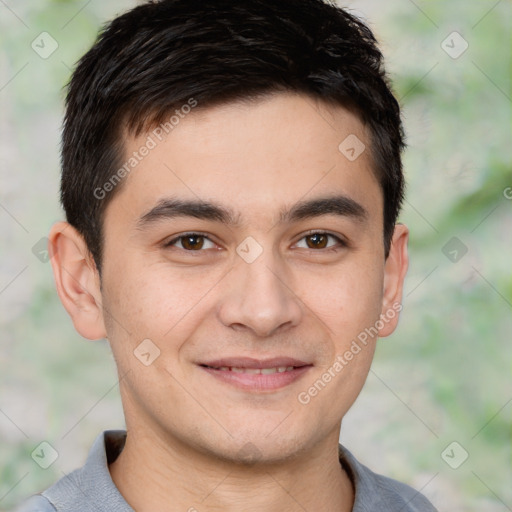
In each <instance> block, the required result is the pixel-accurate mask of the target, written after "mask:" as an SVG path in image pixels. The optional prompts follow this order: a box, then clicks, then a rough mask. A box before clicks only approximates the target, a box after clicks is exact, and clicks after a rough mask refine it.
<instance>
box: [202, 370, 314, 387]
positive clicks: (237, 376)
mask: <svg viewBox="0 0 512 512" xmlns="http://www.w3.org/2000/svg"><path fill="white" fill-rule="evenodd" d="M200 368H202V369H203V370H205V371H206V372H208V373H209V374H210V375H212V376H213V377H215V378H216V379H220V380H222V381H224V382H227V383H228V384H232V385H234V386H236V387H238V388H240V389H243V390H245V391H274V390H276V389H279V388H283V387H285V386H288V385H290V384H291V383H292V382H295V381H296V380H298V379H300V378H301V377H302V376H303V375H304V374H305V373H307V371H308V370H309V369H310V368H312V366H311V365H309V366H300V367H297V368H294V369H293V370H290V371H288V372H281V373H279V372H276V373H270V374H261V373H238V372H232V371H229V370H216V369H214V368H208V367H206V366H200Z"/></svg>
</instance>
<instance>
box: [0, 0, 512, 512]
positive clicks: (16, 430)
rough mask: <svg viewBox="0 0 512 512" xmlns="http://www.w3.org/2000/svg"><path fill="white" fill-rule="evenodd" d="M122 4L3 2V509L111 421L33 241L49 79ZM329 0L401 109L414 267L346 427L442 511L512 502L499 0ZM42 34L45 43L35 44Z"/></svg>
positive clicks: (43, 191) (48, 122)
mask: <svg viewBox="0 0 512 512" xmlns="http://www.w3.org/2000/svg"><path fill="white" fill-rule="evenodd" d="M135 4H136V2H133V1H131V2H130V1H120V0H103V1H101V2H100V1H74V0H60V1H57V0H53V1H51V0H40V1H39V2H37V4H36V3H35V2H29V1H28V0H23V1H17V2H14V0H5V1H2V2H0V48H1V53H0V112H1V116H0V227H1V233H2V235H1V243H0V324H1V328H2V335H1V341H0V343H1V350H0V509H1V510H7V509H9V508H11V507H13V505H14V504H16V503H19V502H20V500H22V499H24V498H25V497H27V496H28V495H30V494H32V493H34V492H37V491H39V490H42V489H43V488H45V487H47V486H48V485H50V484H51V483H52V482H54V481H55V480H56V479H58V478H60V477H61V476H63V474H64V473H67V472H69V471H71V470H72V469H74V468H75V467H77V466H78V465H81V464H82V463H83V461H84V459H85V456H86V454H87V451H88V449H89V447H90V445H91V443H92V441H93V439H94V438H95V436H96V435H97V434H98V433H99V432H100V431H101V430H104V429H109V428H123V427H124V423H123V417H122V409H121V405H120V398H119V389H118V387H117V376H116V371H115V365H114V363H113V360H112V357H111V355H110V352H109V349H108V346H107V344H106V342H104V341H101V342H88V341H86V340H84V339H82V338H81V337H80V336H79V335H78V334H77V333H76V332H75V331H74V329H73V326H72V324H71V322H70V320H69V318H68V316H67V314H66V313H65V311H64V309H63V308H62V306H61V305H60V302H59V299H58V297H57V294H56V292H55V290H54V283H53V277H52V274H51V268H50V265H49V263H48V262H47V261H45V258H44V254H43V255H41V251H40V248H41V244H44V243H45V241H44V240H43V241H42V242H41V239H44V237H45V236H46V234H47V232H48V230H49V228H50V226H51V224H52V223H53V222H55V221H56V220H59V219H61V218H62V213H61V211H60V208H59V204H58V180H59V155H58V150H59V136H60V123H61V118H62V110H63V97H64V91H63V86H64V84H65V83H66V82H67V80H68V79H69V76H70V72H71V69H72V68H73V66H74V63H75V62H76V60H77V59H78V58H79V57H80V56H81V55H82V54H83V53H84V52H85V51H86V50H87V49H88V48H89V47H90V45H91V44H92V42H93V40H94V38H95V36H96V33H97V30H98V28H99V27H100V25H101V24H103V23H104V22H105V21H107V20H108V19H110V18H112V17H113V16H114V15H115V14H117V13H119V12H122V11H124V10H126V9H127V8H129V7H131V6H133V5H135ZM343 5H345V6H347V7H348V8H349V9H350V10H351V11H352V12H354V13H355V14H357V15H359V16H361V17H363V18H364V19H365V20H366V21H367V22H368V23H369V24H370V25H371V27H372V28H373V30H374V31H375V33H376V35H377V37H378V39H379V40H380V42H381V45H382V49H383V52H384V54H385V56H386V59H387V66H388V70H389V72H390V73H391V76H392V79H393V83H394V87H395V91H396V94H397V97H398V98H400V103H401V105H402V108H403V117H404V123H405V128H406V132H407V138H408V144H409V147H408V150H407V152H406V154H405V156H404V163H405V170H406V174H407V180H408V196H407V201H406V203H405V208H404V210H403V213H402V215H401V221H402V222H405V223H406V224H407V225H408V226H409V227H410V229H411V242H410V253H411V266H410V270H409V274H408V277H407V281H406V291H405V297H404V310H403V313H402V318H401V322H400V326H399V329H398V330H397V332H396V333H395V334H394V335H393V336H392V337H390V338H389V339H382V340H380V341H379V344H378V348H377V354H376V358H375V362H374V365H373V368H372V371H371V373H370V375H369V377H368V381H367V384H366V386H365V389H364V390H363V392H362V394H361V396H360V397H359V399H358V401H357V402H356V405H355V406H354V407H353V408H352V409H351V411H350V412H349V414H348V415H347V417H346V418H345V420H344V423H343V428H342V441H343V443H344V444H345V445H346V446H347V447H348V448H349V449H350V450H351V451H352V452H353V453H354V454H355V455H356V456H357V457H358V458H359V459H360V460H361V461H362V462H364V463H366V464H367V465H369V466H370V467H371V468H372V469H373V470H375V471H378V472H382V473H384V474H386V475H388V476H391V477H394V478H397V479H399V480H402V481H404V482H407V483H409V484H410V485H413V486H414V487H416V488H417V489H419V490H420V489H421V491H422V492H423V493H424V494H425V495H427V496H428V497H429V498H430V499H431V500H432V501H433V502H434V504H435V505H436V507H437V508H438V509H439V511H472V512H476V511H482V510H485V511H491V512H494V511H496V512H499V511H505V510H512V467H511V466H512V451H511V446H512V443H511V434H512V430H511V425H512V421H511V419H512V379H511V361H512V358H511V356H512V344H511V343H510V341H511V333H512V315H511V313H512V278H511V256H510V255H511V252H512V188H511V187H512V165H511V164H512V151H511V147H512V133H511V120H512V119H511V117H512V116H511V111H512V101H511V98H512V94H511V47H512V41H511V39H512V38H511V33H512V28H511V20H512V16H511V14H512V6H511V3H510V2H509V1H505V0H502V1H495V0H490V1H484V0H482V1H474V2H467V1H463V0H451V1H450V2H441V1H419V0H418V1H415V2H413V1H412V0H392V1H387V2H378V1H376V0H364V1H362V0H361V1H351V2H344V3H343ZM42 32H47V33H49V34H50V35H51V37H52V38H53V39H54V40H55V41H56V42H57V44H58V47H57V48H56V50H55V51H54V52H53V53H52V54H51V55H49V56H47V55H43V56H44V57H46V58H42V57H41V56H40V55H39V54H38V53H36V51H34V49H33V48H32V42H33V41H35V44H37V42H38V41H40V40H41V36H40V34H41V33H42ZM454 32H457V33H458V34H459V35H460V36H459V35H457V34H454ZM44 37H47V36H44ZM460 37H462V38H463V39H460ZM45 41H46V43H45V48H44V49H43V48H39V52H40V53H43V54H44V51H46V52H49V51H50V50H51V46H50V43H51V39H45ZM466 43H467V49H466V50H465V51H464V52H463V53H462V54H461V55H460V56H457V58H454V56H455V54H456V53H458V50H460V49H462V48H463V47H464V46H465V44H466ZM35 44H34V45H35ZM40 46H41V45H40ZM36 48H37V47H36ZM450 53H451V55H450ZM42 441H48V442H49V443H50V444H51V445H52V446H54V447H55V448H56V449H57V451H58V453H59V457H58V459H57V460H56V462H55V463H54V464H52V465H51V466H50V467H49V468H48V469H46V470H44V469H41V468H40V467H39V466H38V465H36V463H35V462H34V460H33V459H32V458H31V453H32V451H33V450H34V448H35V447H36V446H38V445H39V443H40V442H42ZM452 442H456V443H458V444H457V445H455V448H454V445H452V446H451V447H450V448H449V449H448V451H447V452H446V451H445V449H446V448H447V447H448V446H449V445H450V444H451V443H452ZM451 450H454V451H451ZM466 452H467V454H468V458H467V460H465V461H464V462H463V463H462V464H461V465H460V466H459V467H457V468H452V467H450V465H449V464H448V463H447V462H446V461H448V462H450V464H451V465H452V466H454V465H457V463H458V462H460V460H461V459H462V456H463V455H464V454H465V453H466ZM443 453H444V454H445V455H444V457H443V456H442V454H443ZM447 453H448V455H449V456H448V457H447V456H446V454H447ZM450 455H453V456H452V457H450Z"/></svg>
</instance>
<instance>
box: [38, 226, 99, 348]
mask: <svg viewBox="0 0 512 512" xmlns="http://www.w3.org/2000/svg"><path fill="white" fill-rule="evenodd" d="M48 238H49V243H48V250H49V254H50V261H51V265H52V269H53V275H54V278H55V285H56V287H57V293H58V294H59V297H60V300H61V302H62V305H63V306H64V308H65V309H66V311H67V312H68V313H69V316H70V317H71V320H72V321H73V325H74V326H75V329H76V331H77V332H78V333H79V334H80V335H81V336H83V337H84V338H87V339H90V340H97V339H101V338H104V337H105V336H106V331H105V325H104V319H103V308H102V305H101V291H100V279H99V274H98V271H97V269H96V265H95V264H94V261H93V258H92V257H91V256H90V253H89V251H88V249H87V246H86V244H85V241H84V239H83V237H82V236H81V235H80V233H78V231H77V230H76V229H75V228H74V227H73V226H71V225H70V224H68V223H67V222H57V223H56V224H54V225H53V226H52V228H51V230H50V234H49V235H48Z"/></svg>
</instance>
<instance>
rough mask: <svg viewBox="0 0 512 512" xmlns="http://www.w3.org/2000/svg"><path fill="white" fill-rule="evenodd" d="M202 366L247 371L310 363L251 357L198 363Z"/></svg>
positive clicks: (281, 358) (290, 358)
mask: <svg viewBox="0 0 512 512" xmlns="http://www.w3.org/2000/svg"><path fill="white" fill-rule="evenodd" d="M199 364H200V365H202V366H211V367H214V368H221V367H223V366H229V367H233V366H234V367H235V368H248V369H260V370H261V369H263V368H277V367H279V366H310V365H311V363H307V362H305V361H301V360H299V359H294V358H292V357H271V358H269V359H254V358H252V357H223V358H222V359H215V360H214V361H205V362H201V363H199Z"/></svg>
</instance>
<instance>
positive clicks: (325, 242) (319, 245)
mask: <svg viewBox="0 0 512 512" xmlns="http://www.w3.org/2000/svg"><path fill="white" fill-rule="evenodd" d="M329 239H331V241H332V240H334V243H331V244H330V245H329ZM303 240H304V241H305V242H304V243H305V246H304V245H302V246H299V243H301V242H302V241H303ZM299 243H298V244H297V247H301V248H304V249H329V248H331V247H335V246H336V245H345V244H344V242H343V241H342V240H341V239H340V238H338V237H337V236H334V235H331V234H329V233H311V234H309V235H306V236H304V237H302V238H301V239H300V240H299Z"/></svg>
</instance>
